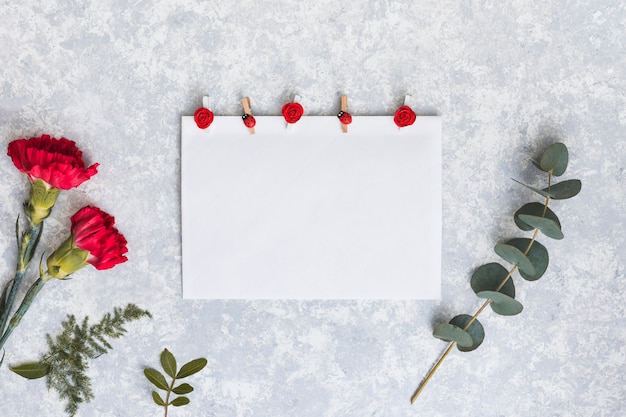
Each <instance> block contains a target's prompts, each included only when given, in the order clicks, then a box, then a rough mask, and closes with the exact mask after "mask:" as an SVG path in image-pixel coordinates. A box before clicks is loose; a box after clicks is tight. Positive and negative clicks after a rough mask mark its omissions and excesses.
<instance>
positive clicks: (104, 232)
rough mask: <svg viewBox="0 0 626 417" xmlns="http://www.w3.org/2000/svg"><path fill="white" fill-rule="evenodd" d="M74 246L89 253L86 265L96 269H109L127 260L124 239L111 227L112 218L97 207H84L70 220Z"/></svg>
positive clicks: (113, 221)
mask: <svg viewBox="0 0 626 417" xmlns="http://www.w3.org/2000/svg"><path fill="white" fill-rule="evenodd" d="M71 221H72V228H71V231H72V237H73V239H74V245H75V246H76V247H78V248H80V249H82V250H85V251H89V256H88V257H87V263H90V264H91V265H93V266H94V267H95V268H96V269H109V268H113V267H114V266H115V265H117V264H120V263H122V262H126V261H127V260H128V259H127V258H126V256H124V254H125V253H126V252H128V249H127V248H126V243H127V242H126V239H125V238H124V236H123V235H122V234H121V233H120V232H118V230H117V229H116V228H115V227H114V226H113V225H114V223H115V219H114V218H113V216H111V215H109V214H107V213H105V212H104V211H102V210H100V209H99V208H98V207H92V206H86V207H83V208H82V209H80V210H78V211H77V212H76V214H74V215H73V216H72V218H71Z"/></svg>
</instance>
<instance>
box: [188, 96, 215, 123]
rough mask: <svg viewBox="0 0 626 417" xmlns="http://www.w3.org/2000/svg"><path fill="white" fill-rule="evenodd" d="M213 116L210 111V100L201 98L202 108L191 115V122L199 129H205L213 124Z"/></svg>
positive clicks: (205, 97) (206, 97)
mask: <svg viewBox="0 0 626 417" xmlns="http://www.w3.org/2000/svg"><path fill="white" fill-rule="evenodd" d="M214 118H215V116H214V115H213V112H212V111H211V99H210V97H209V96H204V97H202V106H201V107H198V108H197V109H196V111H195V112H194V113H193V120H194V121H195V122H196V126H198V128H200V129H207V128H208V127H209V126H211V123H213V119H214Z"/></svg>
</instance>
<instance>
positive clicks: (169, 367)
mask: <svg viewBox="0 0 626 417" xmlns="http://www.w3.org/2000/svg"><path fill="white" fill-rule="evenodd" d="M161 366H162V367H163V370H164V371H165V373H166V374H168V375H169V376H171V377H172V378H174V377H175V376H176V359H175V358H174V355H172V353H171V352H170V351H169V350H167V349H163V352H162V353H161Z"/></svg>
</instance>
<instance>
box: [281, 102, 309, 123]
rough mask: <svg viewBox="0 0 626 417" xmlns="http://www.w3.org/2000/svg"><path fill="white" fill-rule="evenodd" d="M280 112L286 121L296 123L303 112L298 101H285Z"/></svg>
mask: <svg viewBox="0 0 626 417" xmlns="http://www.w3.org/2000/svg"><path fill="white" fill-rule="evenodd" d="M282 113H283V117H284V118H285V121H287V123H296V122H297V121H298V120H300V118H301V117H302V115H303V114H304V108H303V107H302V105H301V104H300V103H287V104H285V105H284V106H283V109H282Z"/></svg>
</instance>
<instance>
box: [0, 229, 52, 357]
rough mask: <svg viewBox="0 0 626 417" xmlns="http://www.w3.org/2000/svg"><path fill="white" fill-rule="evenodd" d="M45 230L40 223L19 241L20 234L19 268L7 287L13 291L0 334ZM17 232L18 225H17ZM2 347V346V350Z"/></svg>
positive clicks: (2, 315)
mask: <svg viewBox="0 0 626 417" xmlns="http://www.w3.org/2000/svg"><path fill="white" fill-rule="evenodd" d="M42 229H43V223H39V224H37V225H33V224H32V223H31V224H30V229H29V230H28V232H26V233H24V234H23V235H22V239H21V240H20V239H19V232H18V241H17V242H18V243H17V245H18V247H17V249H18V252H19V255H18V259H17V266H16V272H15V278H14V279H13V282H12V283H10V284H7V285H11V289H10V290H9V293H8V296H7V299H6V304H5V305H4V310H3V311H2V314H1V315H0V332H4V329H5V328H6V325H7V320H8V319H9V314H11V310H12V309H13V304H14V303H15V296H16V295H17V291H18V289H19V287H20V284H21V283H22V279H23V278H24V273H25V272H26V268H28V265H29V264H30V260H31V259H32V258H33V254H34V253H35V249H36V248H37V243H39V237H40V236H41V230H42ZM16 231H17V225H16ZM1 347H2V345H0V348H1Z"/></svg>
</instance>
